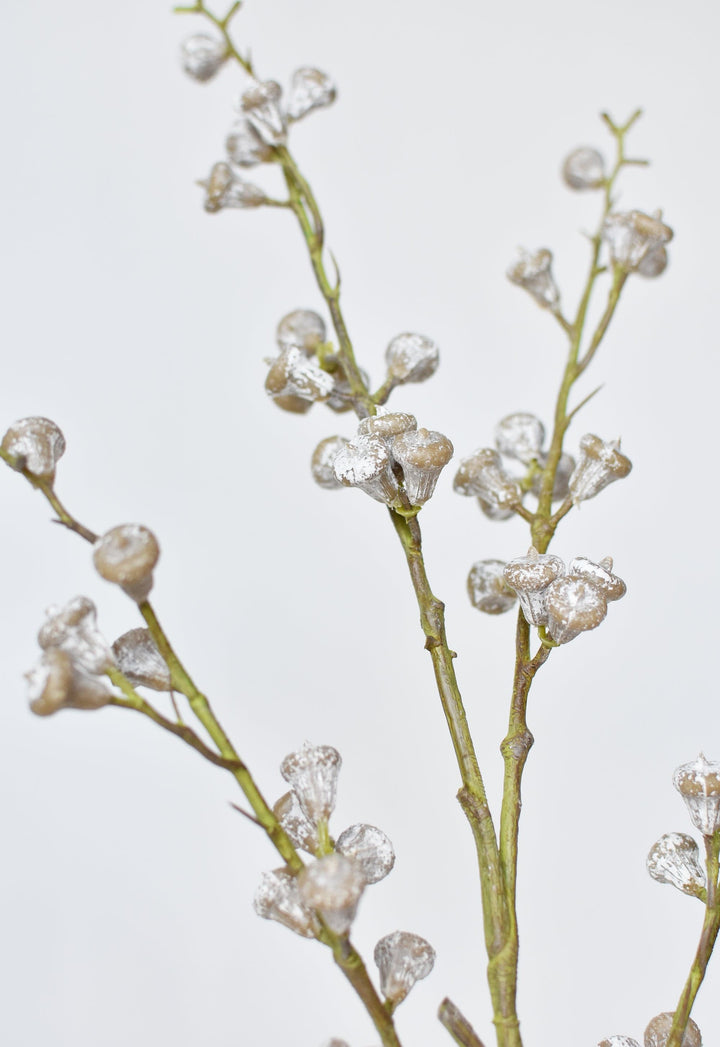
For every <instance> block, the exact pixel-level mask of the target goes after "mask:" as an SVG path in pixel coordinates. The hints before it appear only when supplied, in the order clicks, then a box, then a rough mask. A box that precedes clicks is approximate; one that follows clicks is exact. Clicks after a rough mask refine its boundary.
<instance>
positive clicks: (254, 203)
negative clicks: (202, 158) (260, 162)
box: [198, 160, 267, 214]
mask: <svg viewBox="0 0 720 1047" xmlns="http://www.w3.org/2000/svg"><path fill="white" fill-rule="evenodd" d="M198 185H199V186H202V188H203V189H204V190H205V203H204V207H205V210H206V211H207V212H208V213H209V214H215V213H216V212H217V211H222V210H223V209H224V208H226V207H235V208H248V207H260V206H261V205H262V204H264V203H265V201H266V200H267V197H266V196H265V193H264V192H263V191H262V189H259V188H258V186H256V185H252V183H251V182H245V181H244V180H243V179H242V178H238V177H237V175H236V174H235V173H234V172H233V170H232V168H231V167H230V164H226V163H225V161H224V160H220V161H219V162H218V163H216V164H213V167H212V168H211V170H210V174H209V175H208V177H207V178H205V179H202V180H201V181H199V182H198Z"/></svg>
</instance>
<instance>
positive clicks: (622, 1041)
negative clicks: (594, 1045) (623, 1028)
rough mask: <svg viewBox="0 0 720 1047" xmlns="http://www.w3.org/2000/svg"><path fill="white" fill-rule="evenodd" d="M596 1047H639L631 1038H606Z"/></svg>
mask: <svg viewBox="0 0 720 1047" xmlns="http://www.w3.org/2000/svg"><path fill="white" fill-rule="evenodd" d="M598 1047H640V1044H639V1043H638V1042H637V1040H633V1038H632V1036H608V1038H607V1039H606V1040H601V1041H600V1043H599V1044H598Z"/></svg>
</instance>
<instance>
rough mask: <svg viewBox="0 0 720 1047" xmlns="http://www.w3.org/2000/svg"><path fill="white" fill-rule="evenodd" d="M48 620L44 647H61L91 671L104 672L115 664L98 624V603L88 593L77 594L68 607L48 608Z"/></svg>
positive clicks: (43, 628) (43, 632)
mask: <svg viewBox="0 0 720 1047" xmlns="http://www.w3.org/2000/svg"><path fill="white" fill-rule="evenodd" d="M45 614H46V615H47V621H46V622H45V623H44V624H43V625H42V626H41V628H40V632H39V633H38V643H39V644H40V646H41V647H42V648H43V650H48V649H49V648H50V647H61V648H62V649H63V650H64V651H66V652H67V653H68V654H69V655H70V657H71V658H72V660H73V663H74V664H75V665H76V666H78V667H79V668H81V669H84V670H85V672H87V673H91V674H92V673H104V672H105V670H106V669H108V668H110V666H112V665H114V664H115V663H114V659H113V655H112V652H111V650H110V647H109V645H108V642H107V640H106V639H105V637H104V636H103V635H102V633H101V632H100V630H99V629H98V627H97V611H96V608H95V604H94V603H93V602H92V600H89V599H88V597H87V596H76V597H75V598H74V599H72V600H70V601H69V602H68V603H66V604H65V606H64V607H48V609H47V611H46V612H45Z"/></svg>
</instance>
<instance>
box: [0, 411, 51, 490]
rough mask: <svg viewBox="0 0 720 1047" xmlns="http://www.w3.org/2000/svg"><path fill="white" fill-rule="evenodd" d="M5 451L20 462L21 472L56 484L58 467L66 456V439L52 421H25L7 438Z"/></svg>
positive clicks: (34, 418)
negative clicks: (55, 478) (25, 471)
mask: <svg viewBox="0 0 720 1047" xmlns="http://www.w3.org/2000/svg"><path fill="white" fill-rule="evenodd" d="M2 448H3V450H4V451H7V453H8V454H12V455H15V457H16V458H18V459H19V462H18V468H20V469H23V468H24V469H27V471H28V472H29V473H31V474H32V475H33V476H37V477H38V478H40V479H44V480H52V479H53V478H54V476H55V467H56V465H57V463H58V461H59V460H60V458H62V456H63V455H64V454H65V437H64V436H63V434H62V432H61V431H60V429H59V428H58V426H57V425H55V422H52V421H51V420H50V419H49V418H41V417H31V418H21V419H20V421H18V422H15V423H14V424H13V425H11V426H10V428H9V429H8V430H7V432H6V433H5V435H4V436H3V439H2Z"/></svg>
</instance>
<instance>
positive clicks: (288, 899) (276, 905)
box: [253, 869, 320, 938]
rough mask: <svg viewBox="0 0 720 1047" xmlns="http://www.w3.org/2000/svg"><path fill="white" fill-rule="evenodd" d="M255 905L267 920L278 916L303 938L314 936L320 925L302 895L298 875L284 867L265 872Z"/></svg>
mask: <svg viewBox="0 0 720 1047" xmlns="http://www.w3.org/2000/svg"><path fill="white" fill-rule="evenodd" d="M253 908H254V909H255V912H256V913H257V914H258V916H262V918H263V919H264V920H275V921H276V922H277V923H281V924H282V925H283V927H288V928H289V929H290V930H291V931H294V932H295V934H299V935H302V937H303V938H314V937H315V935H316V933H317V932H318V931H319V930H320V925H319V924H318V921H317V919H316V917H315V914H314V912H313V911H312V910H311V909H309V908H308V906H307V905H306V904H305V902H304V901H303V899H302V896H301V894H300V890H299V888H298V882H297V878H296V877H295V876H293V875H292V874H291V873H289V872H287V871H286V870H285V869H275V870H274V871H273V872H266V873H263V875H262V880H261V882H260V886H259V887H258V889H257V891H256V892H255V897H254V899H253Z"/></svg>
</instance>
